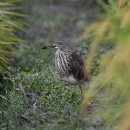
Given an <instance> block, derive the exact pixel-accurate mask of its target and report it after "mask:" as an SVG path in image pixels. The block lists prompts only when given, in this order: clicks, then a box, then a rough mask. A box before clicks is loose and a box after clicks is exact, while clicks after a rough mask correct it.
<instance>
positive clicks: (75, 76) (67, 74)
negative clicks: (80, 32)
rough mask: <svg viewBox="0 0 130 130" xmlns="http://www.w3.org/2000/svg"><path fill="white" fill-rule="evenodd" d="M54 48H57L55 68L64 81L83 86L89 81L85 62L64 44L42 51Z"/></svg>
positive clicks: (60, 43)
mask: <svg viewBox="0 0 130 130" xmlns="http://www.w3.org/2000/svg"><path fill="white" fill-rule="evenodd" d="M52 47H55V48H57V50H56V52H55V68H56V70H57V72H58V73H59V75H60V77H61V78H62V79H63V80H65V81H66V82H68V83H71V84H81V83H84V82H86V81H89V77H88V74H87V71H86V68H85V65H84V62H83V60H82V58H81V57H80V56H79V55H78V54H76V53H75V52H73V51H72V50H71V49H69V48H68V47H67V46H65V45H63V44H62V42H58V43H57V44H53V45H51V46H46V47H43V48H42V49H46V48H52Z"/></svg>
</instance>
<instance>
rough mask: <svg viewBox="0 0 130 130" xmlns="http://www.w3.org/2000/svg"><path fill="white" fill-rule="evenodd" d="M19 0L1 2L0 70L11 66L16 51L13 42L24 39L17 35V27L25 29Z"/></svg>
mask: <svg viewBox="0 0 130 130" xmlns="http://www.w3.org/2000/svg"><path fill="white" fill-rule="evenodd" d="M17 2H19V0H6V2H0V72H2V71H5V70H7V69H8V67H9V61H10V58H11V57H10V56H11V55H12V52H14V47H13V44H16V43H19V42H21V41H22V40H21V39H19V38H18V37H17V36H16V33H17V32H16V31H17V29H23V26H24V24H23V22H22V20H21V19H20V17H22V16H23V15H22V14H20V13H17V9H18V7H17V6H16V3H17Z"/></svg>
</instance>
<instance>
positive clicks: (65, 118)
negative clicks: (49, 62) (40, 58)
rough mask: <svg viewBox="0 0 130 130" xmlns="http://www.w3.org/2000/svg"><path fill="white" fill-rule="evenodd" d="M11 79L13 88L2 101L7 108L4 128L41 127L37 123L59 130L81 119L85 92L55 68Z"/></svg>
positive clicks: (3, 123)
mask: <svg viewBox="0 0 130 130" xmlns="http://www.w3.org/2000/svg"><path fill="white" fill-rule="evenodd" d="M6 82H7V81H6ZM8 82H9V83H8ZM8 82H7V85H8V84H10V82H11V83H12V85H11V87H12V88H11V90H10V91H7V92H6V93H7V94H6V96H5V97H6V99H3V102H2V108H3V109H5V111H4V112H3V113H2V117H3V120H1V124H2V125H1V129H2V128H7V126H8V128H9V129H10V128H13V129H16V128H19V129H21V125H22V127H24V129H31V128H33V127H34V128H35V127H36V128H37V129H38V126H40V128H45V126H46V127H48V129H50V127H54V128H55V127H56V129H60V127H63V126H64V127H66V125H68V126H69V127H72V126H73V125H76V124H75V123H76V121H77V120H80V116H79V113H80V111H79V105H80V102H81V99H82V94H81V92H80V89H79V87H78V86H71V87H70V86H68V85H66V84H65V83H64V82H61V81H60V80H59V79H58V78H57V75H56V73H55V72H54V70H53V69H52V67H49V68H47V69H46V70H45V71H44V72H36V73H26V72H22V73H18V74H17V75H16V76H14V77H12V78H11V79H10V81H8ZM5 120H6V122H5ZM74 120H75V122H73V121H74ZM73 123H74V124H73ZM77 123H79V122H77ZM82 123H83V122H81V124H82ZM25 124H26V125H25ZM43 124H44V125H45V126H44V125H43ZM65 124H66V125H65ZM81 124H80V123H79V124H77V125H79V126H80V125H81ZM28 125H29V126H30V128H29V127H28ZM25 126H26V127H27V128H26V127H25ZM79 126H77V127H79ZM65 129H66V128H65Z"/></svg>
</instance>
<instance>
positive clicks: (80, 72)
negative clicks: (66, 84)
mask: <svg viewBox="0 0 130 130" xmlns="http://www.w3.org/2000/svg"><path fill="white" fill-rule="evenodd" d="M71 58H72V61H71V62H70V64H69V67H70V74H72V75H73V76H74V77H75V78H76V79H78V80H81V79H83V78H84V62H83V60H82V59H81V58H80V56H79V55H78V54H76V53H72V54H71Z"/></svg>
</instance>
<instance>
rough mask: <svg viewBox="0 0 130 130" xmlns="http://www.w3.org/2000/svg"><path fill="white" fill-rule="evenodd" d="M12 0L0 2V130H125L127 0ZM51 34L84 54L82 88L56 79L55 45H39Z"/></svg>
mask: <svg viewBox="0 0 130 130" xmlns="http://www.w3.org/2000/svg"><path fill="white" fill-rule="evenodd" d="M19 2H20V0H7V1H6V2H5V1H3V2H0V19H1V20H0V31H1V33H0V73H3V72H5V71H6V72H8V74H7V75H4V76H3V78H1V77H0V129H2V130H4V129H9V130H10V129H17V130H24V129H25V130H32V129H33V130H39V129H45V130H60V129H63V130H85V129H88V130H89V129H93V130H116V129H118V130H128V129H130V125H129V122H130V112H129V111H130V103H129V101H128V100H129V98H130V97H129V95H130V93H129V91H130V90H129V77H130V74H129V72H130V69H129V66H130V62H129V57H130V51H129V48H130V45H129V42H130V38H129V35H130V17H129V16H130V3H129V1H128V0H118V1H114V0H108V2H106V0H101V1H97V2H96V1H95V0H89V1H86V0H84V1H83V2H81V1H79V0H76V1H73V0H72V1H69V2H70V4H69V2H68V1H67V2H66V1H59V0H49V1H48V0H45V1H43V0H34V1H33V2H32V1H24V2H20V3H19ZM18 6H22V8H23V9H22V11H21V10H20V11H19V10H18V9H20V8H19V7H18ZM93 6H94V7H93ZM84 7H85V8H84ZM86 8H87V9H86ZM20 12H21V13H20ZM79 12H80V13H79ZM24 14H25V15H27V17H25V20H26V23H27V24H28V26H27V27H26V28H25V23H24V22H23V17H24V16H25V15H24ZM91 14H93V15H91ZM91 22H92V23H91ZM90 23H91V24H90ZM84 28H85V30H84ZM21 30H22V31H24V32H21ZM83 31H84V33H83V34H82V32H83ZM81 34H82V35H81ZM79 36H81V37H80V38H79ZM77 37H78V40H77ZM21 39H23V40H21ZM57 40H62V41H65V42H68V41H70V42H71V43H72V44H73V43H75V45H73V46H75V48H78V49H77V52H78V53H80V54H81V55H82V56H83V57H85V55H87V54H88V55H87V59H86V66H87V68H88V72H89V74H90V75H91V81H90V82H89V84H87V85H86V86H84V88H83V89H84V94H82V93H81V92H80V89H79V87H78V86H72V85H68V84H66V83H65V82H63V81H61V80H60V79H59V77H58V75H57V73H56V72H55V69H54V65H53V57H54V56H53V55H54V51H55V50H52V49H50V50H44V51H42V50H41V47H42V46H43V45H46V44H50V42H52V41H57ZM79 40H80V41H79ZM24 41H28V43H27V44H18V43H23V42H24ZM82 41H85V43H83V44H80V45H77V44H78V42H79V43H82ZM70 46H72V45H70ZM87 47H89V51H88V50H87V49H86V48H87ZM75 48H74V49H75ZM75 50H76V49H75ZM12 57H13V59H14V61H13V62H10V61H11V59H12ZM9 59H10V60H9ZM11 64H12V67H11ZM10 68H13V69H10Z"/></svg>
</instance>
